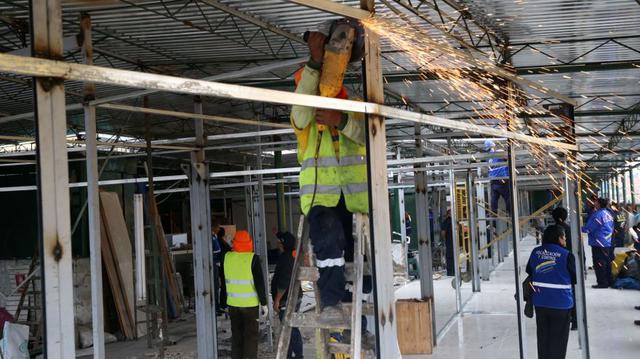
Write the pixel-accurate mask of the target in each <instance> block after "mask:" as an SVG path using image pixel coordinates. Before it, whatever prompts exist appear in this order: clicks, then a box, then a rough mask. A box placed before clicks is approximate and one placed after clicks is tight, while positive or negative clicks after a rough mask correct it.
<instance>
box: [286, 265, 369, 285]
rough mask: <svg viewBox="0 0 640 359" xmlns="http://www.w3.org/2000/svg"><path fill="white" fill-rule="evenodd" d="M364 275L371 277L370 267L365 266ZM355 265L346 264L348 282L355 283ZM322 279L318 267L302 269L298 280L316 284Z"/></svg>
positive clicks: (345, 273)
mask: <svg viewBox="0 0 640 359" xmlns="http://www.w3.org/2000/svg"><path fill="white" fill-rule="evenodd" d="M363 272H364V274H365V275H371V271H370V270H369V266H367V265H365V266H364V271H363ZM354 274H355V273H354V272H353V263H346V264H345V269H344V276H345V279H346V280H347V282H353V280H354ZM319 278H320V273H319V272H318V268H316V267H300V269H299V271H298V280H304V281H309V282H316V281H317V280H318V279H319Z"/></svg>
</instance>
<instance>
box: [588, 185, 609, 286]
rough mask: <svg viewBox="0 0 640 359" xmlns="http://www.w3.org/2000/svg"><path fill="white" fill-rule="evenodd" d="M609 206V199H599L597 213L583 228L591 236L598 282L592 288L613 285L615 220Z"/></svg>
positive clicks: (590, 241)
mask: <svg viewBox="0 0 640 359" xmlns="http://www.w3.org/2000/svg"><path fill="white" fill-rule="evenodd" d="M608 205H609V200H608V199H606V198H598V200H597V201H595V208H594V210H595V212H593V214H591V216H590V217H589V219H588V220H587V223H586V224H585V225H584V226H582V232H584V233H588V234H589V245H590V246H591V257H592V259H593V270H594V272H596V280H597V282H598V284H596V285H594V286H592V287H593V288H609V286H610V285H611V284H612V283H611V261H612V260H613V247H612V246H611V244H612V243H611V240H612V237H613V225H614V223H613V222H614V219H613V216H612V215H611V211H609V209H608V208H607V207H608Z"/></svg>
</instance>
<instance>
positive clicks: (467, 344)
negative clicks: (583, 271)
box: [406, 241, 640, 359]
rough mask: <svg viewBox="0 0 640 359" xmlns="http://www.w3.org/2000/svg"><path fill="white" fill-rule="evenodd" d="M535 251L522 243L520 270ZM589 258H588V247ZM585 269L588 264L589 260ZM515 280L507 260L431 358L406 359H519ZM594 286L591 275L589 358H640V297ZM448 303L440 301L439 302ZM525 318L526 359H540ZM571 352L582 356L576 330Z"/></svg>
mask: <svg viewBox="0 0 640 359" xmlns="http://www.w3.org/2000/svg"><path fill="white" fill-rule="evenodd" d="M533 247H534V245H533V241H525V242H522V243H521V246H520V249H521V251H520V253H521V256H520V257H521V261H522V262H523V263H521V265H524V264H525V263H526V259H527V258H528V256H529V253H530V252H531V249H532V248H533ZM587 255H588V257H589V256H590V254H589V252H588V248H587ZM587 265H588V266H589V265H590V260H589V258H588V259H587ZM514 281H515V278H514V272H513V258H512V257H509V258H507V259H505V262H504V263H502V264H501V265H500V266H499V267H498V268H497V269H496V271H495V272H494V273H493V274H492V275H491V279H490V280H489V281H484V282H482V286H481V289H482V291H481V292H480V293H476V294H475V295H474V296H473V298H472V299H471V300H470V301H469V303H468V304H467V305H466V306H465V307H464V311H463V313H462V315H461V316H460V317H458V318H457V319H456V320H455V321H454V322H453V323H452V324H451V326H450V327H448V328H447V329H446V331H445V332H444V334H443V336H442V338H441V341H440V342H439V343H438V345H437V346H436V347H435V349H434V354H433V355H431V356H408V357H406V358H434V359H453V358H465V359H485V358H486V359H489V358H490V359H515V358H519V350H518V326H517V317H516V304H515V300H514V298H513V294H514V291H515V286H514ZM594 282H595V275H594V273H593V271H592V270H590V271H589V272H588V276H587V292H586V295H587V318H588V323H589V340H590V348H591V358H594V359H600V358H606V359H618V358H620V359H623V358H637V357H638V355H639V354H640V327H638V326H635V325H634V324H633V320H634V319H640V311H635V310H634V309H633V306H634V305H640V292H639V291H629V290H627V291H621V290H614V289H592V288H591V285H592V284H594ZM436 290H437V289H436ZM436 298H438V295H437V293H436ZM445 298H447V297H442V296H441V298H440V302H441V303H442V300H443V299H445ZM436 310H437V307H436ZM438 318H439V316H438V315H437V314H436V319H438ZM524 319H525V320H526V337H527V342H526V345H527V352H528V357H529V358H536V357H537V355H536V335H535V319H528V318H524ZM567 351H568V353H567V358H570V359H574V358H576V359H577V358H580V357H581V356H580V349H579V347H578V332H577V331H573V332H571V335H570V339H569V345H568V350H567ZM540 359H542V358H540Z"/></svg>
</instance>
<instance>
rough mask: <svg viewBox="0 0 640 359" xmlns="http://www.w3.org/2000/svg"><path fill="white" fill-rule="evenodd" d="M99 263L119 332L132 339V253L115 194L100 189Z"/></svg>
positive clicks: (134, 329)
mask: <svg viewBox="0 0 640 359" xmlns="http://www.w3.org/2000/svg"><path fill="white" fill-rule="evenodd" d="M100 213H101V221H100V225H101V237H102V238H101V239H102V240H101V248H102V264H103V268H104V270H105V271H106V273H107V278H108V279H109V286H110V288H111V292H112V295H113V301H114V303H115V307H116V312H117V314H118V321H119V323H120V329H121V330H122V335H123V336H124V337H125V338H126V339H135V338H136V336H137V333H136V319H135V316H134V310H135V305H134V299H135V297H134V289H133V288H134V285H133V256H132V251H131V241H130V239H129V232H128V230H127V225H126V223H125V221H124V215H123V214H122V207H121V206H120V200H119V199H118V194H117V193H114V192H100Z"/></svg>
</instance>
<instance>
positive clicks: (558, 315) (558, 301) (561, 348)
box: [527, 225, 576, 359]
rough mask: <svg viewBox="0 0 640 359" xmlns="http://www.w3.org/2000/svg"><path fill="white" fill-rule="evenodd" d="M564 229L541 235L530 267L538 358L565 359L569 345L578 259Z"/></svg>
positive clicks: (553, 229)
mask: <svg viewBox="0 0 640 359" xmlns="http://www.w3.org/2000/svg"><path fill="white" fill-rule="evenodd" d="M566 241H567V239H566V237H565V232H564V228H563V227H561V226H558V225H551V226H549V227H547V229H545V231H544V233H543V234H542V245H541V246H539V247H536V248H535V249H534V250H533V252H531V256H530V257H529V262H528V263H527V274H529V276H531V285H532V286H533V289H534V291H533V305H534V307H535V312H536V334H537V338H538V358H540V359H543V358H544V359H564V357H565V356H566V353H567V342H568V341H569V323H570V321H571V309H572V308H573V306H574V302H573V297H574V296H573V289H572V284H576V272H575V268H576V263H575V258H574V256H573V254H572V253H571V252H569V251H568V250H567V249H566V248H565V247H566V243H567V242H566Z"/></svg>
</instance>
